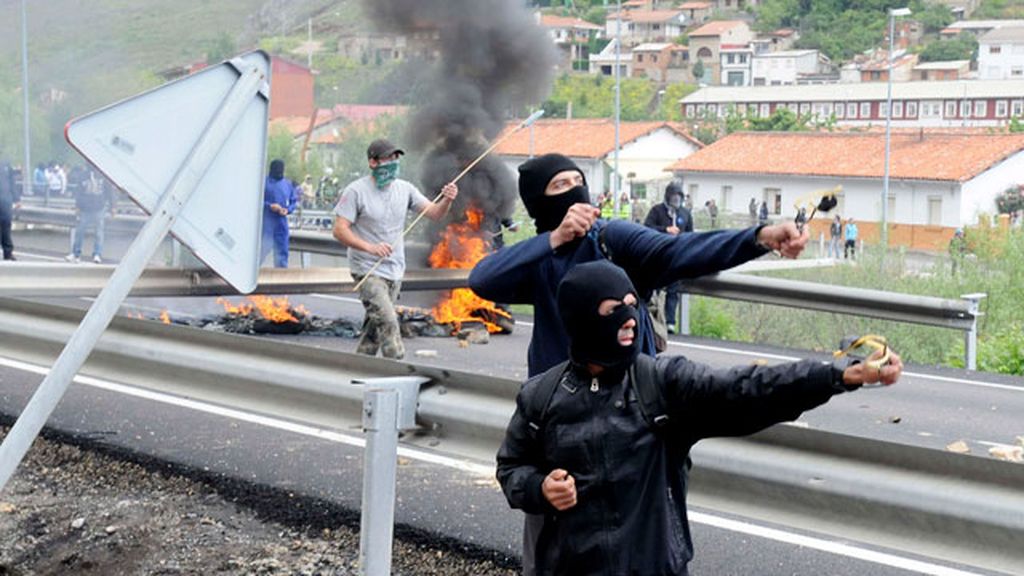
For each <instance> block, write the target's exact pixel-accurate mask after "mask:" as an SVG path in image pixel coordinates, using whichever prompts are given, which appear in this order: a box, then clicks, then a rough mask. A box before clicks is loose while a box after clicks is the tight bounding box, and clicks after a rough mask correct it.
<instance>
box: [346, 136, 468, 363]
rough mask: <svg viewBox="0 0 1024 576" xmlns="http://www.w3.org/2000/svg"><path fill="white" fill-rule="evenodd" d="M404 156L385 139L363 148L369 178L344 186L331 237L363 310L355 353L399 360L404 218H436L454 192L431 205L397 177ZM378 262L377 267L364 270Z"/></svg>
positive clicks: (446, 191) (449, 189)
mask: <svg viewBox="0 0 1024 576" xmlns="http://www.w3.org/2000/svg"><path fill="white" fill-rule="evenodd" d="M403 154H405V152H404V151H403V150H401V149H399V148H398V147H396V146H395V145H394V144H392V143H391V142H388V141H387V140H374V141H373V142H371V143H370V146H369V148H367V150H366V157H367V160H368V162H369V166H370V174H369V175H367V176H363V177H362V178H359V179H358V180H356V181H354V182H352V183H351V184H349V185H348V186H347V187H346V188H345V190H344V192H342V193H341V198H340V199H339V200H338V204H337V206H335V207H334V214H335V216H336V218H335V219H334V237H335V238H337V239H338V241H339V242H341V243H342V244H344V245H345V246H348V262H349V268H350V270H351V272H352V277H353V278H354V279H355V280H356V281H357V282H359V281H360V280H362V279H363V277H364V276H366V275H367V274H369V278H366V281H365V282H363V284H362V285H361V286H360V287H359V299H360V300H362V302H363V307H364V308H365V309H366V319H365V320H364V322H363V333H362V336H361V337H360V339H359V346H358V348H357V349H356V350H357V351H358V352H359V353H360V354H368V355H370V356H375V355H376V354H377V350H378V349H380V351H381V354H382V355H383V356H384V357H385V358H396V359H397V358H402V357H403V356H405V346H403V345H402V337H401V334H400V333H399V331H398V317H397V316H396V314H395V306H394V304H395V300H396V299H397V298H398V292H399V290H400V289H401V281H402V276H403V275H404V274H405V244H404V240H403V238H402V230H403V229H404V228H405V218H406V214H407V213H409V212H415V213H420V212H423V213H424V215H425V216H427V217H428V218H430V219H432V220H440V219H441V218H442V217H444V215H445V214H447V213H448V210H449V209H451V206H452V201H453V200H455V197H456V196H457V195H458V193H459V189H458V187H456V186H455V184H452V183H449V184H445V186H444V187H443V188H441V194H440V195H439V199H438V201H437V202H431V201H430V200H428V199H427V198H426V196H424V195H423V194H421V193H420V191H419V190H417V189H416V187H415V186H413V185H412V184H411V183H409V182H407V181H405V180H400V179H398V168H399V157H400V156H401V155H403ZM378 260H382V261H381V263H380V266H377V268H376V269H375V270H373V271H372V272H371V271H370V270H371V269H372V268H373V266H374V264H376V263H377V261H378Z"/></svg>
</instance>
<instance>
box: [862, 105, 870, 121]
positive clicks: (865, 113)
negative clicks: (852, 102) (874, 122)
mask: <svg viewBox="0 0 1024 576" xmlns="http://www.w3.org/2000/svg"><path fill="white" fill-rule="evenodd" d="M860 117H861V118H871V102H861V103H860Z"/></svg>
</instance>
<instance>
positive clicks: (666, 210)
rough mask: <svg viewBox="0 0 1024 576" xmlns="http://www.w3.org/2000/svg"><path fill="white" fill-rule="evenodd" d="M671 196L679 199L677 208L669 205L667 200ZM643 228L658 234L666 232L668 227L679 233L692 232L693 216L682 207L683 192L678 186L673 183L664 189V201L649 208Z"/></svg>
mask: <svg viewBox="0 0 1024 576" xmlns="http://www.w3.org/2000/svg"><path fill="white" fill-rule="evenodd" d="M673 196H678V197H679V207H678V208H672V207H671V206H670V205H669V199H670V198H672V197H673ZM673 215H674V217H673ZM644 226H647V227H648V228H653V229H654V230H657V231H658V232H666V231H667V229H668V227H669V226H676V227H677V228H679V230H680V231H681V232H693V216H692V215H691V214H690V211H689V210H687V209H686V208H684V207H683V190H682V189H681V188H680V187H679V185H678V184H676V183H674V182H673V183H671V184H669V185H668V186H666V187H665V201H664V202H662V203H661V204H658V205H657V206H655V207H653V208H651V211H650V212H648V214H647V218H646V219H645V220H644Z"/></svg>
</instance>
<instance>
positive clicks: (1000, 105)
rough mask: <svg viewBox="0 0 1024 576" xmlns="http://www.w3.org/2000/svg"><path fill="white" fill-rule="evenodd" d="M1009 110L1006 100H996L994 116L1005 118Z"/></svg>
mask: <svg viewBox="0 0 1024 576" xmlns="http://www.w3.org/2000/svg"><path fill="white" fill-rule="evenodd" d="M1009 109H1010V106H1009V103H1008V102H1007V101H1006V100H996V116H997V117H999V118H1006V112H1007V111H1008V110H1009Z"/></svg>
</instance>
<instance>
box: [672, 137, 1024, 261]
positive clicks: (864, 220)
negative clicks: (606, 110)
mask: <svg viewBox="0 0 1024 576" xmlns="http://www.w3.org/2000/svg"><path fill="white" fill-rule="evenodd" d="M892 143H893V144H892V154H891V159H892V161H891V177H890V192H889V196H888V198H887V208H886V210H887V222H888V223H889V238H890V242H891V243H892V244H894V245H904V246H908V247H912V248H931V249H944V248H945V247H946V246H947V245H948V242H949V238H950V237H951V236H952V233H953V231H954V230H955V229H956V228H959V227H961V226H965V225H970V224H974V223H975V222H976V221H977V219H978V216H979V215H981V214H983V213H984V214H993V213H995V211H996V210H995V197H996V196H997V195H998V194H1000V193H1001V192H1003V191H1005V190H1006V189H1007V188H1009V187H1011V186H1017V185H1019V184H1021V183H1022V182H1024V134H987V133H983V132H979V131H958V132H952V131H927V132H925V131H901V132H897V133H896V134H894V135H893V137H892ZM884 159H885V137H884V134H883V133H882V132H880V131H879V132H860V133H852V132H845V133H843V132H737V133H734V134H730V135H729V136H726V137H725V138H722V139H721V140H719V141H717V142H715V143H714V144H712V145H710V146H708V147H706V148H704V149H703V150H700V151H698V152H696V153H694V154H692V155H690V156H689V157H687V158H684V159H682V160H680V161H679V162H676V163H675V164H673V165H672V166H670V167H669V168H668V170H670V171H672V172H673V173H674V174H675V175H676V176H677V177H680V178H682V180H683V186H684V188H685V190H686V192H687V193H689V194H690V195H691V196H692V197H693V202H694V205H698V206H699V205H703V204H704V202H706V201H707V200H711V199H714V200H715V202H716V203H717V204H718V205H719V207H720V209H721V210H724V211H731V212H736V213H740V214H746V213H747V205H748V203H749V202H750V199H751V198H754V199H755V200H757V201H758V202H761V201H765V202H767V203H768V206H769V211H770V212H771V213H772V214H774V215H775V216H776V217H778V218H783V219H789V218H793V217H794V216H795V215H796V208H795V207H794V204H795V203H796V202H797V201H798V200H799V199H801V198H805V197H807V196H809V195H812V194H813V193H814V192H816V191H822V190H829V189H832V188H834V187H835V186H836V185H841V186H842V187H843V190H842V193H841V194H840V195H839V198H838V199H839V206H838V207H837V208H836V209H835V210H834V212H833V215H834V214H839V215H840V216H841V217H842V218H843V219H844V220H845V219H846V218H847V217H852V218H853V219H854V220H855V221H856V222H857V224H858V227H859V228H860V233H861V237H862V238H864V239H865V240H866V241H869V242H870V241H872V240H874V241H877V238H878V236H879V234H878V232H879V225H878V223H879V222H880V220H881V197H882V190H883V186H882V179H883V174H884ZM828 218H829V217H822V218H816V219H815V220H814V222H812V237H816V236H817V235H818V234H819V233H821V232H824V233H826V234H827V228H828Z"/></svg>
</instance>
